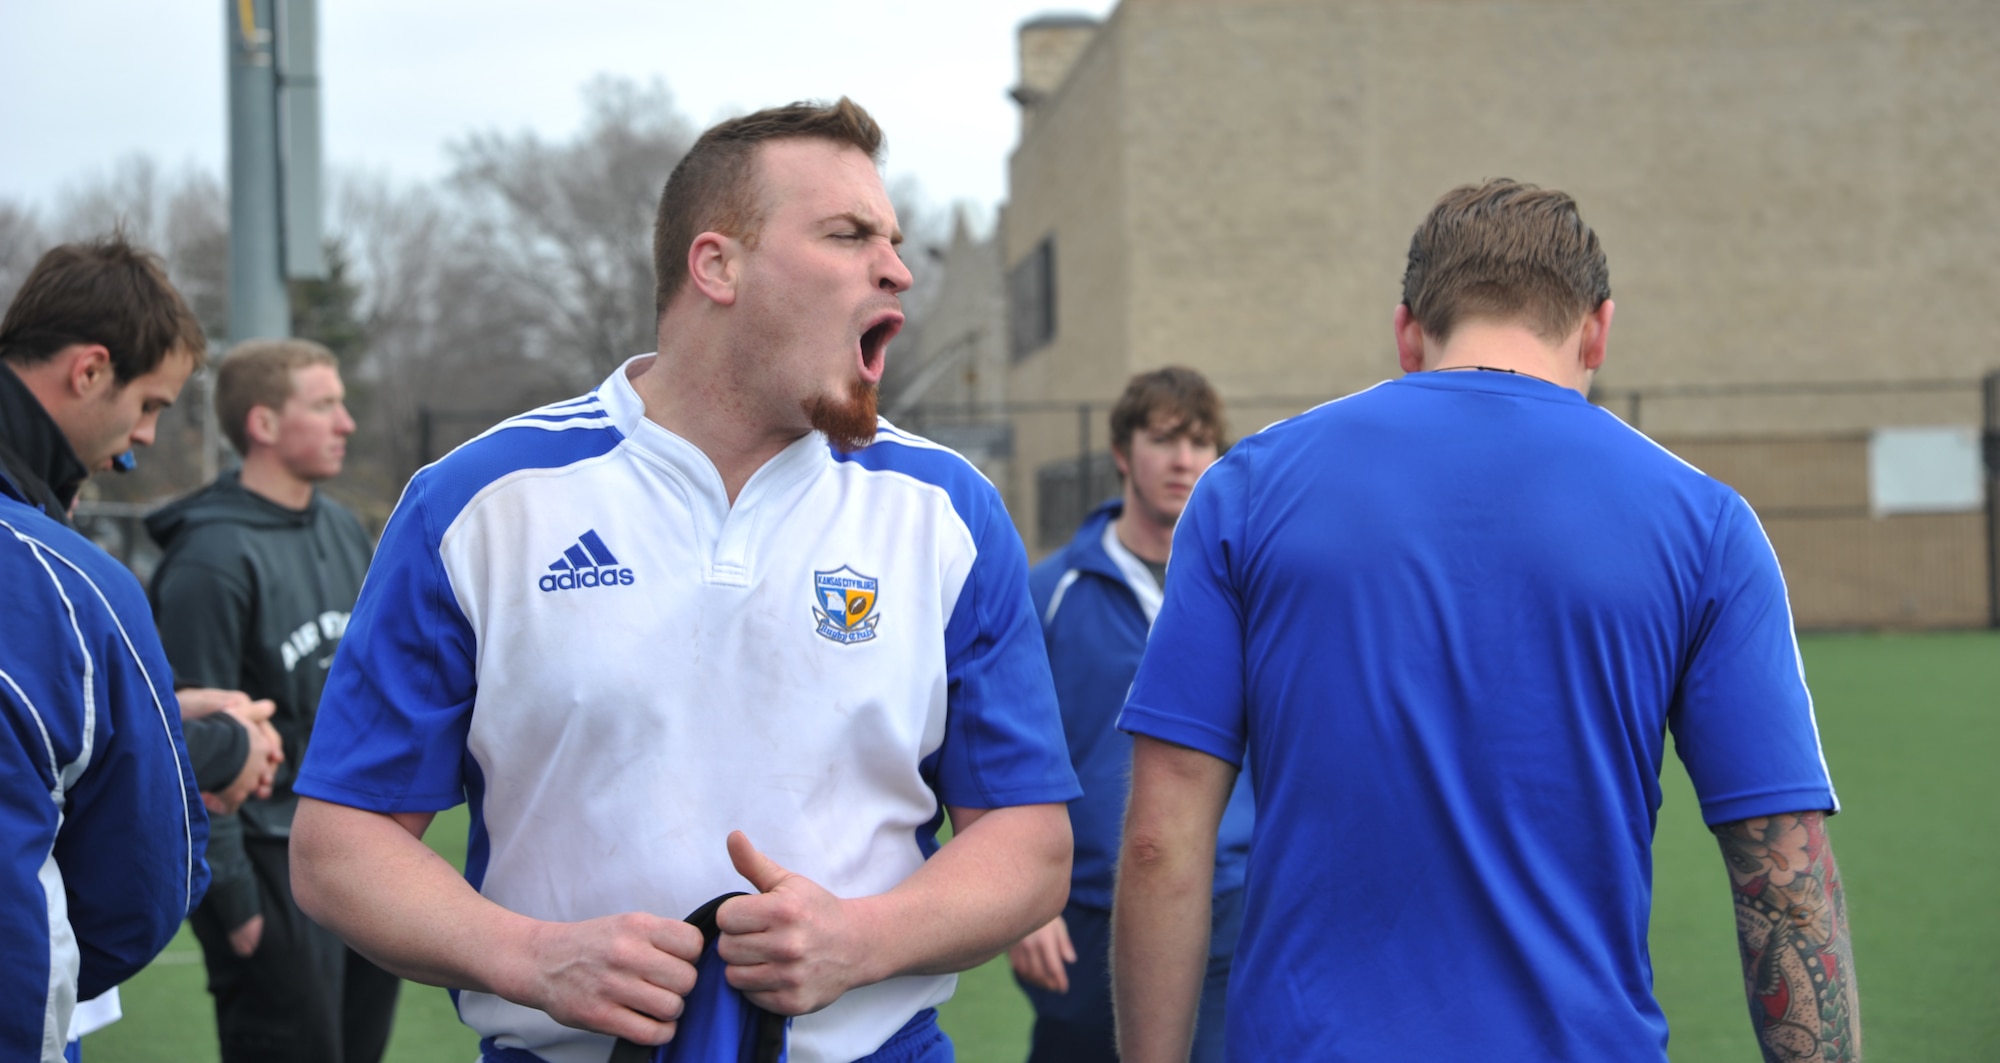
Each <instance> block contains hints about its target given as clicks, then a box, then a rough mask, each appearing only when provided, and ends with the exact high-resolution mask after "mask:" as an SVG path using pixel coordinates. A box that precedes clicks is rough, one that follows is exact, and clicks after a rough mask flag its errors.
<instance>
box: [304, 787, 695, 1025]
mask: <svg viewBox="0 0 2000 1063" xmlns="http://www.w3.org/2000/svg"><path fill="white" fill-rule="evenodd" d="M429 823H430V816H429V814H421V815H417V814H411V815H399V816H394V817H392V816H387V815H382V814H379V813H375V812H364V811H360V810H358V809H352V808H346V807H343V806H341V805H333V804H327V803H324V802H320V801H314V800H311V799H310V798H308V799H305V800H303V801H301V802H300V804H299V813H298V818H297V819H296V820H294V821H293V824H292V891H293V893H294V894H295V895H296V896H297V898H298V902H299V907H300V908H302V909H304V910H305V913H306V914H307V915H310V916H312V917H313V918H314V919H316V920H318V921H319V922H320V923H321V924H322V925H324V926H326V927H328V928H329V929H331V930H333V932H334V933H336V934H339V935H340V936H341V937H342V938H345V939H346V940H347V942H348V944H350V945H352V946H354V947H355V949H357V950H359V951H360V952H361V953H362V954H364V955H366V956H367V957H368V958H369V959H372V960H374V961H375V962H376V963H377V964H379V965H381V966H382V967H384V968H386V969H388V970H390V971H394V972H395V973H397V974H399V975H402V976H403V977H405V978H409V979H413V980H415V981H419V982H427V983H430V984H431V985H441V986H449V987H452V988H456V989H471V990H476V991H478V992H483V993H492V994H494V995H496V996H499V997H503V998H505V999H507V1000H511V1001H513V1002H514V1003H516V1004H521V1005H525V1006H527V1007H531V1008H536V1009H539V1010H541V1011H545V1012H547V1013H548V1014H549V1017H551V1018H553V1019H555V1020H556V1021H557V1022H559V1023H562V1024H563V1025H565V1026H573V1027H576V1028H578V1029H584V1030H595V1031H597V1032H599V1033H605V1034H610V1035H612V1036H614V1037H624V1038H628V1039H630V1040H633V1041H636V1042H638V1043H640V1044H647V1045H657V1044H663V1043H665V1042H666V1041H667V1040H668V1039H669V1038H671V1037H672V1036H673V1032H674V1020H675V1019H677V1018H678V1017H679V1016H680V1013H681V1004H682V1002H681V997H682V995H683V994H685V993H686V992H687V991H688V990H689V989H690V988H691V987H692V986H693V985H694V965H693V961H694V960H695V959H697V958H699V957H700V955H701V947H702V940H701V932H700V931H698V930H696V929H694V928H693V927H691V926H689V925H687V924H686V923H683V922H681V921H679V920H676V919H667V918H665V917H662V916H656V915H650V914H647V913H643V912H626V913H622V914H619V915H607V916H601V917H599V918H596V919H586V920H583V921H581V922H575V923H567V922H545V921H542V920H538V919H531V918H529V917H527V916H525V915H520V914H517V913H515V912H510V911H508V910H507V909H505V908H502V907H500V906H499V905H497V904H494V903H493V902H491V901H489V900H487V899H486V898H484V897H482V896H480V895H479V893H478V891H476V890H474V889H473V888H472V887H471V886H470V885H468V884H467V883H466V881H465V880H464V879H463V878H461V877H459V874H458V872H457V871H455V870H453V868H452V867H451V865H450V864H447V863H445V862H444V861H443V860H442V859H440V858H439V857H438V856H437V854H435V853H433V852H431V851H430V849H429V848H428V847H426V846H425V845H424V844H423V842H422V841H421V840H420V836H421V835H422V834H423V831H424V828H425V827H426V826H428V825H429Z"/></svg>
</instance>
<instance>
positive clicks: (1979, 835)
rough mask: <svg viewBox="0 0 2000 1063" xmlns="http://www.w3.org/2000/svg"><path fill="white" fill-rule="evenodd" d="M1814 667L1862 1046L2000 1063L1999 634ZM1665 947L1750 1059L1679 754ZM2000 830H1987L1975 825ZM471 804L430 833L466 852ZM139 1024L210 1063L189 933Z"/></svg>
mask: <svg viewBox="0 0 2000 1063" xmlns="http://www.w3.org/2000/svg"><path fill="white" fill-rule="evenodd" d="M1804 648H1805V657H1806V674H1807V677H1808V679H1809V680H1810V681H1811V684H1812V689H1813V693H1814V697H1815V700H1816V703H1817V707H1818V714H1819V721H1820V728H1821V733H1822V736H1823V739H1824V743H1825V748H1826V757H1827V761H1828V763H1829V764H1830V766H1831V767H1832V769H1833V773H1834V782H1835V784H1836V786H1837V787H1838V788H1839V791H1840V798H1841V801H1842V803H1843V805H1844V806H1845V808H1846V811H1845V812H1844V813H1842V814H1841V815H1840V816H1839V817H1837V818H1836V819H1834V820H1833V823H1832V826H1831V828H1830V833H1831V835H1832V838H1833V844H1834V851H1835V854H1836V855H1837V857H1838V858H1839V861H1840V866H1841V871H1842V876H1843V878H1844V879H1845V881H1846V885H1847V896H1848V905H1849V911H1850V914H1851V915H1852V917H1853V921H1854V928H1855V934H1854V939H1855V946H1854V947H1855V964H1856V970H1857V972H1858V977H1859V979H1860V985H1861V1014H1862V1022H1863V1029H1864V1037H1865V1043H1866V1047H1867V1050H1868V1054H1869V1056H1870V1058H1872V1059H1876V1060H1918V1061H1924V1063H1953V1061H1961V1060H1962V1061H1968V1063H1970V1061H1986V1060H1992V1059H1995V1058H2000V1048H1996V1046H2000V1005H1996V1003H1995V1000H1996V999H2000V919H1996V918H1994V917H1993V916H1992V915H1991V914H1990V913H1989V912H1988V910H1987V908H1986V905H1987V904H1989V903H1992V902H1993V900H1994V898H1996V897H2000V846H1996V845H1995V834H1994V830H1993V827H1992V820H1991V819H1990V818H1989V815H1990V813H1981V812H1979V811H1978V810H1979V809H1980V808H1991V807H1993V805H1994V797H1993V795H1992V792H1991V791H1990V789H1989V787H1988V785H1987V784H1982V783H1978V782H1977V779H1978V777H1979V773H1980V772H1981V771H1982V770H1991V768H1990V766H1989V767H1987V768H1981V767H1980V765H1981V764H1983V763H1988V758H1990V757H1995V756H2000V634H1996V633H1990V632H1977V633H1965V634H1940V635H1922V636H1900V635H1898V636H1862V635H1857V636H1817V637H1812V638H1808V639H1806V640H1805V645H1804ZM1666 775H1667V780H1666V806H1665V808H1664V809H1663V810H1662V811H1661V814H1660V826H1659V837H1658V843H1657V849H1656V853H1657V858H1656V895H1655V911H1654V916H1653V939H1652V940H1653V961H1654V965H1655V972H1656V981H1657V985H1658V989H1659V995H1660V999H1661V1001H1662V1002H1663V1003H1664V1005H1665V1007H1666V1009H1667V1016H1668V1019H1669V1020H1670V1021H1671V1023H1672V1026H1673V1043H1672V1055H1673V1058H1674V1060H1675V1063H1736V1061H1741V1063H1755V1061H1756V1060H1757V1059H1758V1058H1759V1056H1758V1053H1757V1051H1756V1049H1755V1048H1754V1047H1753V1046H1752V1044H1751V1042H1750V1036H1749V1020H1748V1019H1747V1018H1746V1017H1745V1012H1744V1005H1743V997H1742V991H1741V988H1740V985H1741V983H1740V980H1739V979H1740V976H1739V974H1738V973H1737V972H1738V968H1737V965H1736V947H1735V931H1734V922H1733V919H1732V916H1731V913H1730V907H1729V891H1728V886H1727V885H1726V883H1725V879H1724V875H1723V870H1722V860H1721V857H1720V856H1719V855H1718V853H1717V850H1716V847H1715V843H1714V841H1713V840H1712V839H1711V838H1710V836H1709V834H1708V831H1707V830H1706V829H1705V828H1703V827H1702V825H1701V819H1700V816H1699V815H1698V813H1697V811H1696V809H1695V805H1694V797H1693V794H1692V792H1691V790H1690V789H1689V787H1688V783H1687V778H1686V776H1685V775H1684V774H1683V773H1682V772H1681V770H1680V767H1679V764H1678V763H1677V762H1673V761H1671V760H1670V761H1669V766H1668V768H1667V771H1666ZM1982 823H1984V824H1987V825H1986V826H1983V827H1982V826H1980V824H1982ZM464 830H465V817H464V812H463V810H462V809H461V810H458V811H457V812H455V813H450V814H447V815H443V816H440V817H439V819H438V822H437V824H436V825H435V826H433V828H432V830H431V840H432V842H433V844H436V845H437V846H438V848H439V850H440V851H441V852H444V853H445V855H446V856H447V857H449V858H452V859H454V860H455V859H457V858H459V857H460V856H461V855H462V849H463V842H464ZM124 1004H125V1015H126V1018H125V1020H124V1021H122V1022H120V1023H118V1024H117V1025H115V1026H112V1027H110V1028H109V1029H106V1030H104V1031H103V1032H101V1033H98V1034H94V1035H92V1036H91V1037H90V1038H88V1039H87V1040H86V1041H85V1044H84V1047H85V1058H86V1059H87V1060H88V1061H89V1063H141V1061H143V1063H156V1061H176V1063H178V1061H183V1060H204V1059H214V1058H215V1035H214V1026H213V1018H212V1015H211V1012H210V1011H209V1003H208V997H207V995H206V994H205V992H204V991H203V989H202V968H201V961H200V956H199V953H198V952H197V951H196V948H195V944H194V940H193V939H192V938H191V937H189V936H188V935H187V934H186V933H185V932H183V933H182V935H181V936H180V937H179V938H178V939H176V940H175V941H174V943H173V945H172V946H170V947H169V948H168V950H167V952H166V953H164V954H163V955H162V956H161V957H160V959H159V960H157V961H155V962H154V963H153V965H152V966H151V967H148V968H147V969H146V970H145V971H144V972H142V973H141V974H140V975H139V976H138V977H137V978H134V979H133V980H132V981H131V982H129V983H127V985H126V987H125V990H124ZM1027 1022H1028V1010H1027V1006H1026V1004H1025V1003H1024V1002H1023V1001H1022V999H1021V996H1020V994H1019V992H1018V991H1016V989H1015V988H1014V985H1013V982H1012V980H1011V979H1010V978H1009V977H1008V975H1007V972H1006V966H1005V961H1004V960H1003V961H997V962H995V963H992V964H988V965H987V966H985V967H983V968H980V969H979V970H977V971H973V972H971V973H969V974H967V975H965V976H964V977H963V978H962V979H961V980H960V983H959V994H958V997H957V998H956V999H954V1000H953V1001H952V1002H951V1003H950V1004H949V1005H947V1006H946V1008H945V1010H944V1024H945V1028H946V1029H947V1030H949V1031H950V1032H951V1035H952V1037H953V1039H954V1040H955V1041H956V1042H957V1043H958V1048H959V1058H960V1059H962V1060H966V1061H967V1063H988V1061H996V1063H997V1061H1003V1060H1004V1061H1008V1063H1014V1061H1018V1060H1020V1059H1022V1058H1023V1057H1024V1056H1025V1055H1026V1047H1025V1046H1026V1044H1027V1035H1026V1029H1027ZM476 1050H477V1042H476V1039H475V1038H473V1037H472V1035H471V1034H470V1033H469V1032H468V1031H466V1030H465V1029H464V1028H463V1027H461V1026H459V1025H458V1022H457V1019H456V1018H455V1016H454V1015H453V1013H452V1011H451V1005H450V1001H449V1000H448V999H447V998H446V996H445V993H444V991H443V990H441V989H433V988H430V987H428V986H417V985H411V986H407V987H406V988H405V991H404V994H403V1003H402V1009H401V1012H400V1013H399V1015H398V1016H397V1024H396V1033H395V1038H394V1040H393V1041H392V1042H391V1044H390V1049H389V1058H390V1059H391V1060H393V1061H396V1063H430V1061H434V1060H442V1061H450V1063H470V1061H471V1060H472V1058H473V1056H474V1053H475V1052H476Z"/></svg>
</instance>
